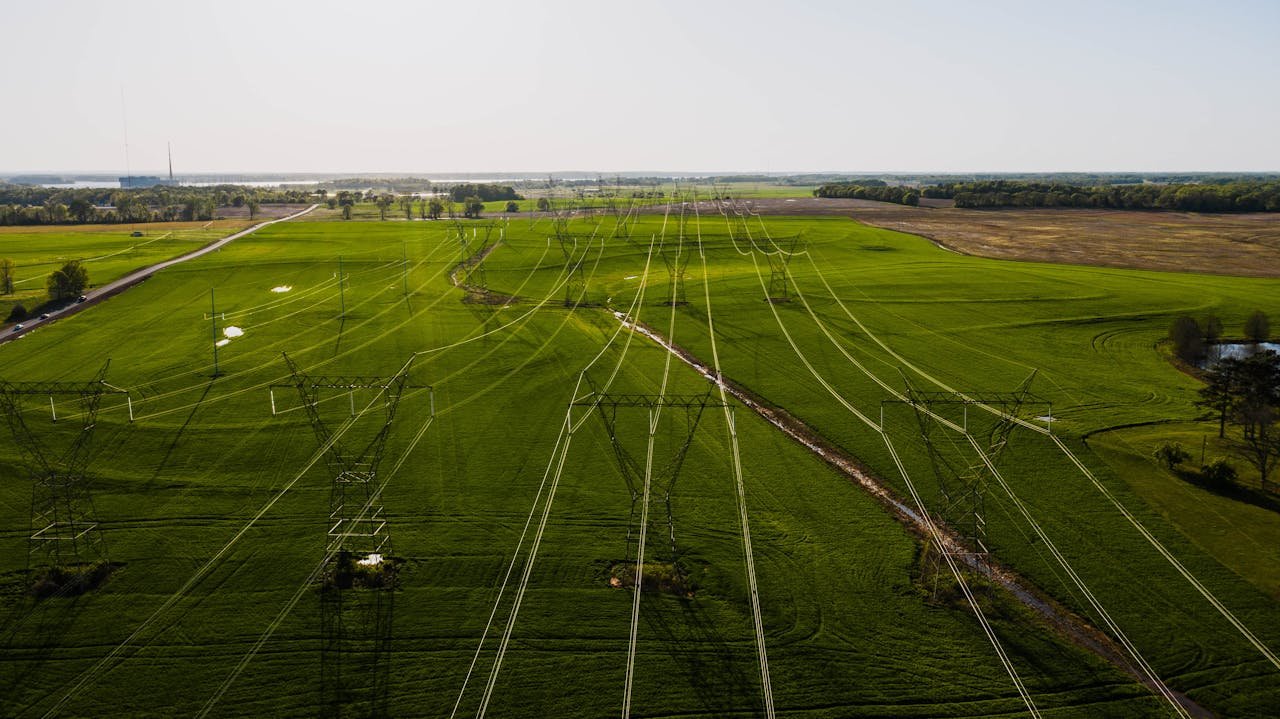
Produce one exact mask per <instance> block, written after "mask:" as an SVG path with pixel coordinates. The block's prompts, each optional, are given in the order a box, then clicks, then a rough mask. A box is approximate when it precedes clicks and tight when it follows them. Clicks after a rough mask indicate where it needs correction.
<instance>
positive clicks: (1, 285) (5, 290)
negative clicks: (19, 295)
mask: <svg viewBox="0 0 1280 719" xmlns="http://www.w3.org/2000/svg"><path fill="white" fill-rule="evenodd" d="M17 269H18V265H17V264H16V263H14V261H13V260H11V259H9V258H8V257H5V258H3V259H0V294H3V295H11V294H13V276H14V274H15V271H16V270H17Z"/></svg>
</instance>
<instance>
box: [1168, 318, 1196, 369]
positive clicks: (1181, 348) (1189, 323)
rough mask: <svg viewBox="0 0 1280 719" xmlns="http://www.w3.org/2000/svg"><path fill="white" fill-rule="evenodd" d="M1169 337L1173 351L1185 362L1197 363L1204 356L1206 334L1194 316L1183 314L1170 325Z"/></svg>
mask: <svg viewBox="0 0 1280 719" xmlns="http://www.w3.org/2000/svg"><path fill="white" fill-rule="evenodd" d="M1169 339H1170V340H1171V341H1172V342H1173V352H1174V354H1176V355H1177V356H1178V359H1180V360H1182V361H1183V362H1188V363H1195V362H1196V361H1198V360H1199V359H1200V358H1201V357H1203V356H1204V334H1203V333H1201V331H1200V325H1199V323H1197V322H1196V321H1195V320H1194V319H1193V318H1191V317H1187V316H1185V315H1184V316H1182V317H1179V318H1178V319H1176V320H1174V321H1173V324H1172V325H1170V327H1169Z"/></svg>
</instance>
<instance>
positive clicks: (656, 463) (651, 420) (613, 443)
mask: <svg viewBox="0 0 1280 719" xmlns="http://www.w3.org/2000/svg"><path fill="white" fill-rule="evenodd" d="M588 381H590V380H588ZM574 404H575V405H578V406H582V407H588V408H591V407H594V408H595V410H596V414H597V416H598V417H599V418H600V422H601V424H602V425H603V426H604V429H605V432H606V433H608V435H609V445H610V447H611V448H612V449H613V455H614V460H615V461H616V462H617V464H618V471H619V473H621V474H622V479H623V481H624V482H626V484H627V490H628V491H629V492H630V494H631V512H630V515H629V517H628V519H627V544H626V551H627V553H626V559H627V560H632V559H633V558H634V557H636V556H637V554H638V553H639V549H640V546H639V537H640V532H639V527H638V526H637V522H636V511H637V509H638V508H639V507H638V506H637V505H638V503H639V502H641V501H643V500H647V498H646V497H644V493H643V492H644V485H645V473H646V467H648V475H649V479H650V485H651V487H654V488H656V493H658V494H661V495H662V501H663V504H664V505H665V508H666V517H667V540H668V541H667V543H668V549H669V554H668V559H669V560H670V561H671V563H672V564H673V565H677V563H678V561H679V558H680V555H679V551H678V549H677V546H676V525H675V515H674V514H673V512H672V507H671V498H672V494H673V492H674V491H675V486H676V481H677V480H678V479H679V478H680V470H681V469H682V468H683V467H684V460H685V457H686V456H688V454H689V447H690V446H691V445H692V444H693V439H694V436H695V435H696V434H697V431H698V425H699V423H700V422H701V420H702V415H703V412H704V411H705V410H706V409H707V408H708V407H723V406H725V405H724V403H723V402H721V401H720V400H717V399H713V398H712V395H711V391H710V389H708V391H707V392H705V393H703V394H692V395H685V394H612V393H602V392H600V391H599V390H598V389H596V388H595V386H594V385H592V392H591V393H590V394H588V395H586V396H585V397H583V398H580V399H578V400H576V401H575V402H574ZM663 415H665V416H666V418H667V419H666V420H665V421H663V420H662V416H663ZM642 420H643V421H645V423H644V424H643V425H641V424H637V423H638V422H640V421H642ZM660 435H665V439H666V442H665V443H664V444H665V448H664V449H662V450H659V448H658V447H657V444H658V439H659V436H660ZM641 436H643V437H644V438H645V442H644V443H643V444H640V443H637V442H635V440H636V438H637V437H641ZM633 445H635V446H633ZM659 452H661V455H662V456H661V458H659V456H658V455H659Z"/></svg>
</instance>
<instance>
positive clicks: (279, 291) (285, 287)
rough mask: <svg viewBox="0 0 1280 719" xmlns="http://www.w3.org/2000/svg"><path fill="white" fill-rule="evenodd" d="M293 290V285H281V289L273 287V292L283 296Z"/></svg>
mask: <svg viewBox="0 0 1280 719" xmlns="http://www.w3.org/2000/svg"><path fill="white" fill-rule="evenodd" d="M291 289H293V285H280V286H279V287H272V288H271V291H272V292H275V293H276V294H283V293H285V292H288V291H289V290H291Z"/></svg>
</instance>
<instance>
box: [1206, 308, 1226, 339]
mask: <svg viewBox="0 0 1280 719" xmlns="http://www.w3.org/2000/svg"><path fill="white" fill-rule="evenodd" d="M1203 329H1204V341H1205V342H1209V343H1213V342H1217V341H1218V340H1220V339H1222V320H1220V319H1218V316H1217V315H1215V314H1213V313H1212V312H1210V313H1209V314H1208V315H1206V316H1205V318H1204V326H1203Z"/></svg>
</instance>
